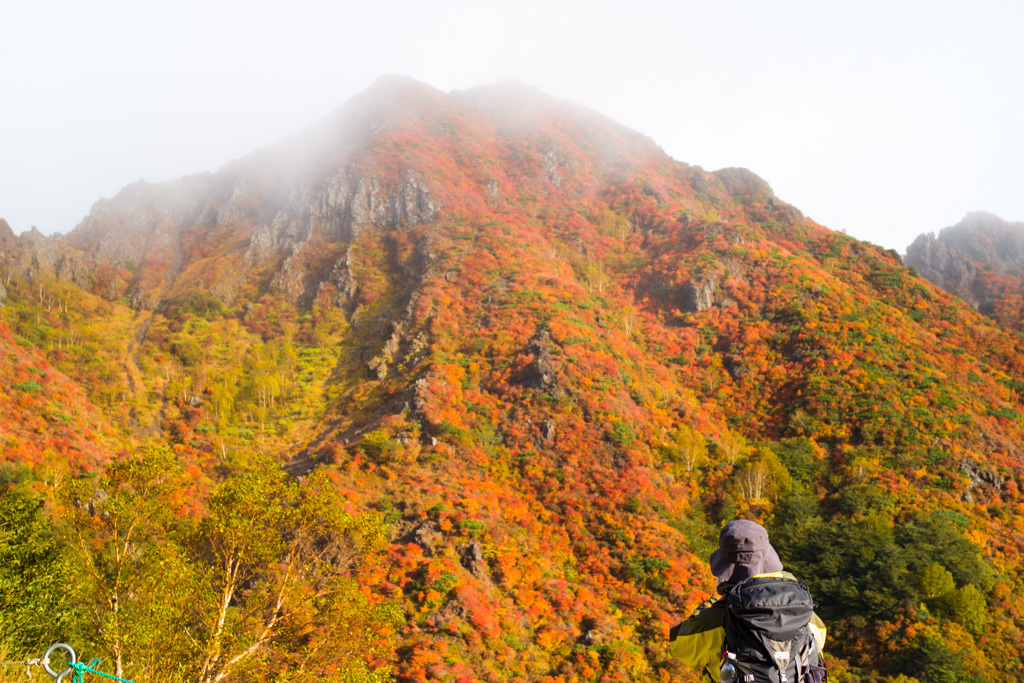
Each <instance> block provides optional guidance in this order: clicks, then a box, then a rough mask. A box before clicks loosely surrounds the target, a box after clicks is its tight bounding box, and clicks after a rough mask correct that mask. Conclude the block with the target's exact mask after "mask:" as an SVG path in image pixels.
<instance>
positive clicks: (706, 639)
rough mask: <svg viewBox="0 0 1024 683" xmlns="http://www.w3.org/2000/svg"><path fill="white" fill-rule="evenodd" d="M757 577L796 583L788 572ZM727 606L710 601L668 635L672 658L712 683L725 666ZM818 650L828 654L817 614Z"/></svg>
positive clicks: (813, 618) (724, 589) (813, 621)
mask: <svg viewBox="0 0 1024 683" xmlns="http://www.w3.org/2000/svg"><path fill="white" fill-rule="evenodd" d="M757 576H758V577H763V576H773V577H779V578H785V579H795V578H796V577H795V576H793V575H792V574H790V573H789V572H774V573H770V574H758V575H757ZM731 587H732V585H731V584H725V583H723V584H722V585H721V586H719V587H718V590H719V592H720V593H722V594H723V595H724V594H725V593H728V592H729V588H731ZM724 620H725V602H724V601H723V600H721V599H717V600H708V601H707V602H705V603H703V604H702V605H700V607H698V608H697V609H695V610H694V611H693V614H691V615H690V617H689V618H688V619H687V620H686V621H684V622H682V623H681V624H679V625H678V626H675V627H673V628H672V630H671V631H670V632H669V640H670V641H671V643H670V645H669V647H670V649H671V650H672V654H673V655H675V656H676V657H678V658H679V659H681V660H682V661H683V663H684V664H686V665H687V666H689V667H692V668H694V669H697V670H698V671H700V670H701V669H703V670H704V672H705V673H706V674H707V675H708V676H709V678H710V679H711V680H712V681H717V680H718V670H719V668H720V667H721V665H722V644H723V643H724V642H725V628H724V627H723V626H722V623H723V621H724ZM808 626H809V627H810V629H811V633H812V634H813V635H814V640H815V641H817V643H818V649H819V650H820V651H822V652H824V651H825V624H824V623H823V622H822V621H821V619H819V618H818V615H817V614H814V615H812V616H811V622H810V623H809V624H808Z"/></svg>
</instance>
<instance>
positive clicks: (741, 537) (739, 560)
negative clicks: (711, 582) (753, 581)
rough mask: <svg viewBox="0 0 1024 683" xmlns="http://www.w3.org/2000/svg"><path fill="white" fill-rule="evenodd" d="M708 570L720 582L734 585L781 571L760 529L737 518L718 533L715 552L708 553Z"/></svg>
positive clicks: (766, 536)
mask: <svg viewBox="0 0 1024 683" xmlns="http://www.w3.org/2000/svg"><path fill="white" fill-rule="evenodd" d="M711 571H712V573H714V575H715V576H717V577H718V578H719V580H720V581H723V582H725V581H728V582H729V583H736V582H738V581H742V580H743V579H746V578H748V577H751V576H757V575H758V574H769V573H772V572H781V571H782V560H780V559H779V555H778V553H776V552H775V548H773V547H772V544H771V543H769V542H768V532H767V531H766V530H765V528H764V527H763V526H761V525H760V524H758V523H757V522H751V521H749V520H746V519H737V520H733V521H732V522H729V523H728V524H726V525H725V528H724V529H722V533H721V534H719V536H718V550H716V551H715V552H713V553H711Z"/></svg>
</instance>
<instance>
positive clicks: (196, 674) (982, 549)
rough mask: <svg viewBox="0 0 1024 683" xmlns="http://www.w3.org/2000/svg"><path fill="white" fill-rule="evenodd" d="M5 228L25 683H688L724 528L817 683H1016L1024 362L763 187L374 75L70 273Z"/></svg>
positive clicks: (103, 232) (5, 571)
mask: <svg viewBox="0 0 1024 683" xmlns="http://www.w3.org/2000/svg"><path fill="white" fill-rule="evenodd" d="M5 227H6V226H2V225H0V274H2V275H3V276H4V278H5V280H4V282H5V289H6V301H5V303H4V308H3V309H2V312H0V347H2V348H0V350H2V351H3V354H2V357H3V365H0V373H2V377H0V402H2V404H3V405H4V418H3V423H2V424H0V448H2V449H3V451H2V456H0V457H2V460H3V461H4V463H5V464H4V469H3V477H4V479H3V482H4V486H5V490H6V493H5V495H4V497H3V498H2V508H3V509H2V510H0V534H2V535H0V539H2V543H0V553H3V554H4V561H2V562H0V602H2V604H3V613H4V615H5V618H4V621H3V622H0V627H2V631H0V637H3V638H4V639H5V640H6V642H7V643H8V650H9V652H10V653H11V655H12V656H13V655H20V654H23V653H24V654H30V653H36V652H37V651H38V652H40V653H41V651H42V649H43V648H45V646H46V645H48V644H49V642H53V641H55V640H56V639H61V640H65V641H67V642H72V643H74V644H76V646H81V647H80V650H82V651H84V652H85V655H84V658H86V659H88V658H90V657H92V656H100V657H103V658H104V662H105V666H109V668H108V669H107V670H108V671H111V672H116V673H117V675H121V676H125V677H128V678H131V679H132V680H135V681H143V680H147V681H181V680H188V681H204V682H206V681H221V680H223V681H254V680H255V681H259V680H266V681H314V680H324V679H327V678H330V679H332V680H335V679H336V680H342V681H387V680H397V681H426V680H441V681H474V680H480V681H517V680H518V681H549V682H551V683H555V682H558V683H569V682H571V681H572V682H576V681H636V680H650V681H696V680H697V677H696V676H695V674H694V673H693V672H690V671H687V670H685V669H684V668H683V667H682V666H681V665H679V664H678V663H677V662H675V661H674V660H672V659H671V657H670V656H669V654H668V650H667V633H668V629H669V627H670V626H672V625H673V624H675V623H677V622H678V621H680V620H681V619H682V618H684V617H685V616H686V615H687V614H689V611H690V610H692V609H693V607H695V606H696V605H697V604H699V603H700V602H702V601H703V600H705V599H706V598H708V597H709V596H710V595H712V594H713V593H714V579H713V577H712V576H711V574H710V571H709V570H708V569H707V557H708V555H709V554H710V552H711V551H712V550H713V549H714V547H715V544H716V542H717V536H718V530H719V529H720V527H721V525H722V524H723V523H724V522H726V521H728V520H730V519H733V518H735V517H737V516H740V517H746V518H749V519H755V520H759V521H762V522H764V523H765V524H766V525H767V526H768V528H769V530H770V532H771V536H772V541H773V543H775V544H776V546H777V548H778V550H779V552H780V555H781V557H782V559H783V561H784V563H785V564H786V565H787V568H788V569H790V570H792V571H794V572H795V573H796V574H798V575H799V576H800V577H801V578H803V579H804V580H805V581H806V582H807V583H808V584H809V585H810V587H811V589H812V592H813V594H814V596H815V599H816V600H817V601H818V602H819V603H820V607H819V612H820V614H821V615H822V617H823V618H825V620H826V622H827V624H828V627H829V641H828V644H827V652H828V654H829V655H830V658H829V664H830V666H831V667H832V673H833V676H834V679H835V680H838V681H851V682H853V681H877V680H899V681H903V682H907V681H912V680H920V681H929V682H932V681H954V680H976V681H986V680H987V681H996V680H1003V679H1005V678H1012V677H1013V676H1017V677H1020V676H1024V662H1022V660H1021V654H1020V653H1021V652H1022V651H1024V632H1022V628H1024V621H1022V619H1024V617H1022V612H1021V610H1022V608H1024V598H1022V597H1021V596H1022V595H1024V576H1022V569H1021V567H1022V564H1021V561H1022V557H1021V554H1022V548H1024V502H1022V500H1021V495H1020V486H1021V484H1022V476H1024V469H1022V457H1024V452H1022V446H1021V444H1024V417H1022V415H1024V337H1022V336H1021V335H1020V333H1019V332H1017V331H1014V330H1013V329H1012V328H1010V327H1006V326H1000V324H999V322H998V321H996V320H993V319H991V318H988V317H985V316H983V315H981V314H979V313H978V312H976V311H975V310H974V309H973V308H971V307H970V306H968V305H966V304H965V303H964V302H963V301H961V300H960V299H958V298H956V297H955V296H953V295H951V294H948V293H946V292H944V291H942V290H941V289H939V288H938V287H936V286H934V285H933V284H931V283H930V282H928V281H926V280H924V279H922V278H921V277H919V276H918V275H917V274H916V273H915V272H914V271H913V270H911V269H909V268H906V267H904V266H903V265H902V262H901V259H900V257H899V255H898V254H896V253H894V252H890V251H885V250H882V249H880V248H878V247H875V246H872V245H870V244H867V243H864V242H860V241H858V240H855V239H853V238H850V237H848V236H846V235H843V234H839V233H835V232H832V231H830V230H828V229H827V228H825V227H823V226H820V225H818V224H816V223H814V222H813V221H811V220H809V219H807V218H806V217H804V216H803V215H802V214H801V213H800V212H799V211H798V210H797V209H796V208H794V207H792V206H789V205H788V204H786V203H785V202H783V201H782V200H780V199H779V198H777V197H775V196H774V193H773V192H772V190H771V188H770V187H769V186H768V184H767V183H765V182H764V181H763V180H761V179H760V178H758V177H757V176H755V175H754V174H752V173H750V172H749V171H746V170H743V169H724V170H721V171H717V172H715V173H708V172H705V171H704V170H702V169H700V168H698V167H693V166H688V165H686V164H684V163H680V162H678V161H675V160H673V159H671V158H669V157H668V156H666V155H665V154H664V153H663V152H662V151H661V150H660V149H659V148H658V147H657V146H656V145H655V144H654V143H653V142H652V141H650V140H648V139H646V138H644V137H642V136H640V135H638V134H636V133H634V132H632V131H629V130H627V129H624V128H622V127H621V126H618V125H617V124H615V123H613V122H611V121H609V120H607V119H605V118H603V117H601V116H600V115H598V114H595V113H593V112H590V111H587V110H584V109H582V108H580V107H577V106H575V105H572V104H570V103H567V102H562V101H558V100H552V99H550V98H548V97H546V96H544V95H542V94H540V93H538V92H535V91H533V90H530V89H529V88H525V87H524V86H520V85H516V84H502V85H498V86H492V87H487V88H480V89H474V90H469V91H466V92H456V93H452V94H444V93H441V92H439V91H436V90H434V89H432V88H429V87H428V86H425V85H422V84H419V83H416V82H413V81H408V80H404V79H385V80H382V81H381V82H379V83H378V84H376V85H375V86H374V87H373V88H372V89H371V90H369V91H367V92H366V93H364V94H363V95H360V96H359V97H357V98H356V99H355V100H353V101H352V102H350V103H349V104H347V105H345V106H344V107H342V108H341V109H339V110H338V111H337V112H335V113H334V114H332V115H331V116H330V117H328V118H327V119H326V120H325V121H323V122H321V123H320V124H317V125H316V126H313V127H311V128H310V129H308V130H306V131H304V132H302V133H300V134H298V135H296V136H295V137H293V138H292V139H289V140H286V141H284V142H282V143H281V144H279V145H277V146H275V147H272V148H269V149H267V150H263V151H261V152H258V153H255V154H253V155H251V156H250V157H247V158H244V159H242V160H239V161H237V162H233V163H232V164H230V165H228V166H226V167H225V168H224V169H222V170H220V171H219V172H217V173H215V174H207V175H199V176H193V177H189V178H184V179H182V180H180V181H176V182H173V183H166V184H161V185H147V184H136V185H133V186H130V187H128V188H125V190H123V191H122V193H121V194H120V195H118V196H117V197H115V198H113V199H109V200H101V201H100V202H97V204H96V206H95V207H94V209H93V212H92V213H91V214H90V216H89V217H88V218H87V219H86V220H85V221H84V222H83V223H82V224H81V225H79V226H78V228H76V229H75V231H73V232H72V233H70V234H69V235H68V236H66V237H55V238H43V237H41V236H33V235H27V236H23V237H22V238H16V237H14V236H13V235H11V234H10V231H9V229H8V230H7V231H6V232H7V234H6V235H5V234H4V228H5ZM8 615H10V616H8ZM44 615H45V616H44ZM52 615H57V617H56V618H53V617H52ZM34 656H38V655H34Z"/></svg>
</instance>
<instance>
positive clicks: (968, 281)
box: [903, 213, 1024, 313]
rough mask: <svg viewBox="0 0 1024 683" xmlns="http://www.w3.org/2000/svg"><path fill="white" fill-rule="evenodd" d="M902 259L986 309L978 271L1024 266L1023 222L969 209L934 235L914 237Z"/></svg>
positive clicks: (988, 299) (989, 301)
mask: <svg viewBox="0 0 1024 683" xmlns="http://www.w3.org/2000/svg"><path fill="white" fill-rule="evenodd" d="M903 262H904V263H905V264H906V265H908V266H913V267H914V268H915V269H917V272H918V273H920V274H921V276H922V277H924V278H925V279H927V280H929V281H930V282H932V283H934V284H935V285H937V286H939V287H941V288H943V289H945V290H946V291H948V292H950V293H952V294H955V295H957V296H958V297H960V298H961V299H963V300H964V301H966V302H967V303H968V304H970V305H971V306H973V307H974V308H976V309H977V310H979V311H981V312H982V313H991V312H992V309H993V305H994V304H993V298H992V293H991V292H990V291H988V286H987V285H986V283H985V280H984V278H983V277H982V272H983V271H991V272H993V273H996V274H1007V273H1015V272H1018V271H1021V270H1022V269H1024V223H1010V222H1007V221H1004V220H1002V219H1000V218H998V217H997V216H993V215H991V214H987V213H971V214H968V215H967V216H966V217H965V218H964V220H962V221H961V222H960V223H958V224H956V225H954V226H952V227H948V228H945V229H943V230H942V231H941V232H940V233H939V234H938V236H936V235H935V234H934V233H929V234H924V235H920V236H918V238H917V239H916V240H914V242H913V243H912V244H911V245H910V246H909V247H907V254H906V256H904V257H903Z"/></svg>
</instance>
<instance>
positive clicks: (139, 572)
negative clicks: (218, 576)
mask: <svg viewBox="0 0 1024 683" xmlns="http://www.w3.org/2000/svg"><path fill="white" fill-rule="evenodd" d="M180 474H181V468H180V466H179V465H178V463H177V461H176V460H175V458H174V456H173V454H172V453H171V452H170V451H169V450H167V449H163V448H152V449H145V450H142V451H140V452H138V453H135V454H130V455H128V456H126V457H124V458H122V459H121V460H120V461H118V462H116V463H114V464H113V465H111V466H110V467H109V468H108V469H107V471H106V472H105V473H104V474H103V475H102V476H100V477H98V478H95V479H89V478H82V479H78V480H75V481H72V482H69V483H68V484H67V486H66V487H65V489H64V490H63V492H62V499H63V503H64V524H63V526H62V528H63V533H64V534H65V536H66V541H67V543H68V544H69V545H70V546H71V547H72V548H74V550H75V555H74V558H73V559H74V562H75V564H74V572H73V575H74V579H75V581H74V584H75V592H74V594H75V598H76V599H77V601H78V604H79V605H80V606H81V609H82V610H83V612H85V613H86V619H87V620H88V622H89V631H88V632H89V633H90V634H91V639H92V644H93V645H94V646H96V647H98V648H99V649H100V650H101V651H104V652H109V653H110V655H111V658H112V659H113V663H114V673H115V675H117V676H124V675H125V674H126V672H127V669H129V668H131V669H132V670H133V672H134V671H137V670H139V669H140V668H142V667H143V666H144V664H143V663H141V661H140V660H144V659H146V655H145V654H142V655H140V654H139V653H146V652H152V649H153V647H154V645H155V646H156V647H159V648H160V649H161V650H162V651H164V652H174V651H179V652H180V651H186V652H187V651H188V649H189V648H188V646H187V644H186V641H187V639H186V636H185V634H183V633H182V632H181V629H180V628H179V626H180V623H179V622H180V616H179V615H180V611H181V609H182V605H183V604H184V603H185V602H186V601H188V599H189V594H190V593H191V591H192V588H193V587H192V585H191V584H190V580H189V576H190V573H189V571H188V568H187V566H185V565H184V564H183V563H182V561H181V559H180V558H179V557H178V555H177V553H176V549H175V547H174V546H173V544H171V543H169V542H168V539H167V536H166V534H165V533H164V530H165V528H166V526H167V525H169V524H170V523H171V522H172V520H173V513H174V509H175V508H176V507H177V505H175V500H176V499H177V498H178V496H180V495H181V492H182V488H181V480H180ZM178 500H179V503H180V499H178ZM133 662H134V664H133ZM133 675H134V673H133Z"/></svg>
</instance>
